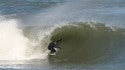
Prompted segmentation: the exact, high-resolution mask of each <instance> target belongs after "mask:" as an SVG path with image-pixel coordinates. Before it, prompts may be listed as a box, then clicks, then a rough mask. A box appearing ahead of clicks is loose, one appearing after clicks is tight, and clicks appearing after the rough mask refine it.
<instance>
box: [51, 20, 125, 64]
mask: <svg viewBox="0 0 125 70" xmlns="http://www.w3.org/2000/svg"><path fill="white" fill-rule="evenodd" d="M60 38H62V39H63V41H62V44H61V47H62V49H61V50H59V52H58V53H57V55H56V56H54V57H50V58H49V59H50V61H52V62H53V61H55V60H56V61H57V62H69V63H73V62H75V63H77V62H78V63H89V64H92V63H106V62H115V61H114V59H116V57H117V55H119V54H120V53H122V52H123V51H124V49H125V47H124V46H125V43H124V42H125V29H122V28H113V27H110V26H107V25H104V24H101V23H94V22H74V23H71V24H69V25H64V26H62V27H57V28H55V30H54V31H53V32H52V33H51V40H52V41H56V40H58V39H60Z"/></svg>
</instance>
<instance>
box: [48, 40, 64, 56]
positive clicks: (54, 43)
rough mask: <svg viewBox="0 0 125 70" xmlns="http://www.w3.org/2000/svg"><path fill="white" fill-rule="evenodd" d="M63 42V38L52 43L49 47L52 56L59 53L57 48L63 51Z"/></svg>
mask: <svg viewBox="0 0 125 70" xmlns="http://www.w3.org/2000/svg"><path fill="white" fill-rule="evenodd" d="M61 41H62V38H61V39H59V40H57V41H52V42H51V43H50V44H49V45H48V50H50V51H51V52H50V53H51V54H53V53H55V52H57V51H56V49H55V48H59V49H61V47H59V45H60V42H61Z"/></svg>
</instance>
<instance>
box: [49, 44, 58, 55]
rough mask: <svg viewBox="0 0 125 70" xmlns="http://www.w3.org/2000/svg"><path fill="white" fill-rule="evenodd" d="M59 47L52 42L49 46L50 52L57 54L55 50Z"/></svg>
mask: <svg viewBox="0 0 125 70" xmlns="http://www.w3.org/2000/svg"><path fill="white" fill-rule="evenodd" d="M56 47H57V45H56V44H55V43H54V42H51V43H50V44H49V46H48V50H51V53H54V52H56V50H55V48H56Z"/></svg>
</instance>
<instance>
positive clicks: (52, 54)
mask: <svg viewBox="0 0 125 70" xmlns="http://www.w3.org/2000/svg"><path fill="white" fill-rule="evenodd" d="M54 49H55V50H56V52H55V53H51V52H50V53H49V55H51V56H54V55H56V53H57V52H58V49H57V48H54Z"/></svg>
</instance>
